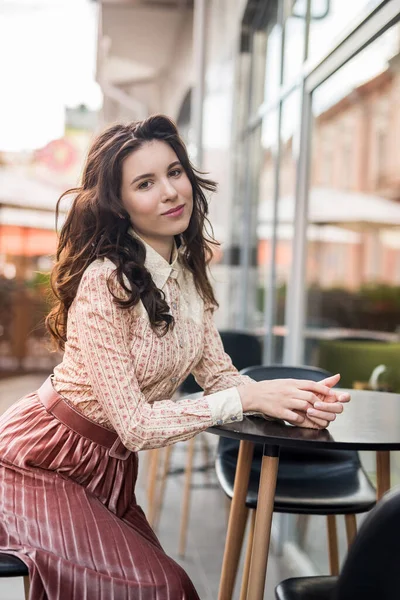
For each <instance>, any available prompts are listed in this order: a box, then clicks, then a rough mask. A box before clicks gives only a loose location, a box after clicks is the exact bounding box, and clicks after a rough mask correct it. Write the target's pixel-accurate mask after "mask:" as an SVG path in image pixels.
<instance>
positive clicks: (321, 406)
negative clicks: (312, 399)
mask: <svg viewBox="0 0 400 600" xmlns="http://www.w3.org/2000/svg"><path fill="white" fill-rule="evenodd" d="M314 406H315V408H323V405H322V402H316V403H315V404H314Z"/></svg>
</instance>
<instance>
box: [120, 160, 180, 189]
mask: <svg viewBox="0 0 400 600" xmlns="http://www.w3.org/2000/svg"><path fill="white" fill-rule="evenodd" d="M180 164H181V163H180V162H179V160H174V162H172V163H171V164H170V165H168V167H167V171H169V170H170V169H172V167H175V166H176V165H180ZM154 176H155V173H144V174H143V175H139V176H138V177H135V179H133V180H132V181H131V185H133V184H134V183H136V182H137V181H139V180H140V179H146V178H147V177H154Z"/></svg>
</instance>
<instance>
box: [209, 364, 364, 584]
mask: <svg viewBox="0 0 400 600" xmlns="http://www.w3.org/2000/svg"><path fill="white" fill-rule="evenodd" d="M242 373H243V374H245V375H248V376H249V377H251V378H252V379H254V380H256V381H262V380H265V379H282V378H295V379H310V380H312V381H320V380H321V379H324V378H325V377H329V376H330V373H328V372H327V371H324V370H323V369H318V368H314V367H289V366H282V365H277V366H270V367H265V366H259V367H250V368H247V369H244V370H242ZM262 450H263V449H262V446H259V445H257V446H256V447H255V449H254V457H253V462H252V469H251V474H250V482H249V488H248V493H247V497H246V505H247V507H248V508H249V509H252V510H253V515H252V516H253V518H252V528H251V533H250V536H249V542H248V543H249V545H251V543H252V531H253V528H254V521H255V519H254V516H255V509H256V508H257V499H258V485H259V477H260V469H261V460H262V454H263V452H262ZM238 452H239V442H238V441H237V440H232V439H229V438H222V437H221V438H220V441H219V445H218V453H217V459H216V473H217V477H218V480H219V483H220V485H221V487H222V489H223V490H224V492H225V494H226V495H227V496H228V497H229V498H231V499H232V496H233V485H234V479H235V473H236V465H237V458H238ZM375 502H376V491H375V489H374V487H373V485H372V483H371V482H370V480H369V479H368V477H367V475H366V473H365V471H364V469H363V468H362V465H361V462H360V459H359V456H358V453H357V452H356V451H337V450H335V451H334V450H298V449H291V448H281V453H280V461H279V471H278V479H277V487H276V494H275V504H274V511H275V512H279V513H291V514H304V515H327V521H328V539H329V559H330V568H331V574H333V575H335V574H338V572H339V556H338V547H337V534H336V521H335V515H338V514H343V515H345V516H346V532H347V539H348V543H349V545H350V543H351V541H352V539H353V538H354V536H355V533H356V519H355V513H363V512H366V511H368V510H370V509H371V508H372V507H373V506H374V505H375ZM250 556H251V547H249V548H248V552H247V557H246V563H245V571H244V576H243V582H244V583H243V586H244V588H245V587H246V581H247V576H248V568H249V564H250ZM243 593H244V592H243Z"/></svg>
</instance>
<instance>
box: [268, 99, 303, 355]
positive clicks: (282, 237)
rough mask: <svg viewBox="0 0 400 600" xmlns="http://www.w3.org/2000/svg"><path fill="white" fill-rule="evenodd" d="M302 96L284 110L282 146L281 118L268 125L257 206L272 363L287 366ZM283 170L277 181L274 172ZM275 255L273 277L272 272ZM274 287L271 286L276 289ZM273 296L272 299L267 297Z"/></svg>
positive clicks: (275, 115) (273, 117) (287, 103)
mask: <svg viewBox="0 0 400 600" xmlns="http://www.w3.org/2000/svg"><path fill="white" fill-rule="evenodd" d="M299 111H300V91H299V90H298V89H296V90H295V91H294V92H292V93H291V94H290V95H289V96H288V97H287V98H286V100H285V101H284V102H283V105H282V117H281V128H280V141H279V143H278V132H277V129H276V127H277V125H278V122H279V121H278V113H277V111H273V112H271V113H270V114H268V115H267V116H266V118H265V119H264V122H263V130H262V146H263V161H262V164H261V171H260V196H259V198H260V199H259V206H258V215H259V217H258V222H259V226H258V265H259V287H260V301H261V303H262V302H264V303H265V307H266V310H267V312H268V310H270V305H269V303H271V302H272V306H273V310H272V313H273V314H272V325H273V329H272V333H273V335H272V339H273V348H272V355H271V357H270V358H271V362H274V363H279V362H282V358H283V346H284V339H285V327H284V325H285V311H286V289H287V284H288V280H289V276H290V268H291V262H292V240H293V219H294V195H295V189H296V165H297V147H298V131H299V116H300V112H299ZM277 164H278V166H279V172H278V176H276V173H275V168H276V165H277ZM275 197H277V198H278V203H277V213H276V217H275V218H276V220H277V228H276V239H275V244H276V245H275V248H274V239H273V231H274V227H273V225H274V208H275ZM273 252H274V253H275V260H274V266H273V268H274V270H275V272H274V274H273V275H274V276H273V278H271V276H270V275H271V273H270V269H271V268H272V267H271V258H272V253H273ZM271 283H272V285H271ZM268 294H269V295H271V294H272V295H273V296H270V297H268Z"/></svg>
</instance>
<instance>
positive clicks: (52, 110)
mask: <svg viewBox="0 0 400 600" xmlns="http://www.w3.org/2000/svg"><path fill="white" fill-rule="evenodd" d="M0 56H1V59H0V81H1V87H2V92H1V94H0V410H1V411H4V410H5V409H6V407H7V406H8V405H10V403H12V402H14V401H15V400H16V399H17V398H18V397H20V396H21V395H23V394H25V393H27V392H29V391H32V390H34V389H35V388H36V387H37V386H38V385H39V383H40V382H41V381H43V380H44V378H45V377H46V376H47V375H48V374H49V373H50V372H51V370H52V368H53V367H54V365H56V364H57V363H58V362H59V361H60V359H61V356H60V354H57V353H54V352H52V351H51V348H50V345H49V339H48V337H47V336H46V333H45V328H44V317H45V315H46V313H47V312H48V310H49V306H50V305H51V302H52V298H51V293H50V290H49V274H50V271H51V268H52V264H53V260H54V253H55V249H56V244H57V233H56V229H55V206H56V202H57V200H58V198H59V196H60V195H61V194H62V193H63V192H64V191H65V190H66V189H68V188H72V187H74V186H76V185H77V184H78V182H79V176H80V172H81V169H82V165H83V162H84V159H85V155H86V152H87V149H88V146H89V144H90V141H91V140H92V138H93V136H94V135H95V134H96V133H97V132H98V131H100V130H101V129H102V127H104V126H105V125H107V124H109V123H111V122H114V121H120V120H122V121H127V120H135V119H142V118H144V117H146V116H147V115H149V114H153V113H156V112H162V113H165V114H167V115H168V116H170V117H172V118H173V119H174V120H175V121H176V122H177V124H178V128H179V129H180V131H181V133H182V135H183V137H184V139H185V141H186V143H187V146H188V150H189V153H190V156H191V158H192V161H193V162H194V164H195V165H197V166H198V167H199V168H201V169H202V170H204V171H206V172H207V173H209V175H210V177H211V178H213V179H215V180H217V181H218V183H219V191H218V194H216V195H215V196H214V197H213V198H212V199H211V203H210V220H211V223H212V225H213V228H214V234H215V237H216V238H217V239H218V240H219V241H220V242H221V247H220V249H219V250H218V251H216V252H215V254H214V258H213V262H212V265H211V270H212V276H213V285H214V287H215V290H216V295H217V298H218V301H219V303H220V309H219V311H218V313H217V315H216V319H217V325H218V327H219V328H220V329H221V330H222V329H238V330H246V331H248V332H250V333H253V334H255V335H257V336H258V337H259V338H260V340H261V341H262V343H263V349H264V363H265V364H274V363H279V364H280V363H285V364H292V365H294V364H307V365H314V366H320V367H322V368H325V369H327V370H329V371H331V372H333V373H335V372H340V373H342V384H343V386H344V387H349V388H351V387H360V388H369V387H375V388H378V389H382V390H388V391H397V392H400V369H399V364H400V150H399V146H398V139H400V4H399V2H398V0H387V1H384V2H383V1H379V0H352V1H351V2H348V1H346V0H101V1H100V0H98V1H94V0H0ZM67 210H68V205H67V203H64V204H63V205H62V207H61V214H60V219H59V223H58V228H59V227H60V225H61V224H62V222H63V218H64V216H65V213H66V211H67ZM379 367H381V368H379ZM377 368H379V369H378V370H377ZM373 373H375V375H373ZM378 373H379V377H378V375H377V374H378ZM208 437H209V438H210V440H209V444H210V448H211V449H212V450H213V449H214V448H215V443H216V442H215V440H213V439H212V436H208ZM207 439H208V438H207ZM185 452H186V451H185V447H184V446H183V447H181V445H178V446H177V449H176V452H175V453H174V459H173V460H174V468H180V467H181V466H182V465H183V463H184V460H185ZM197 459H198V461H199V464H200V463H201V460H202V459H201V455H200V454H199V456H197V454H196V460H197ZM362 459H363V462H364V464H365V466H366V468H367V470H368V472H369V474H370V475H371V477H372V478H374V477H375V459H374V456H373V455H372V454H371V453H363V454H362ZM206 474H208V477H209V479H210V481H209V482H208V484H210V486H209V487H207V485H206V484H207V480H206V479H205V476H204V473H203V472H199V474H198V475H196V481H195V485H194V490H193V498H194V499H193V502H192V508H191V525H190V527H191V529H190V543H189V548H188V551H187V556H186V559H185V561H186V562H183V563H182V564H184V566H185V568H187V570H188V571H189V573H190V574H191V576H192V577H193V578H194V580H195V582H196V584H198V586H199V591H200V596H201V598H205V599H207V600H208V599H210V600H211V599H212V598H216V593H217V592H216V590H217V588H218V578H219V572H218V570H219V568H220V564H221V561H222V552H223V539H224V535H225V530H226V528H225V526H226V514H225V503H224V498H223V494H222V492H221V491H220V490H219V489H218V486H217V483H216V480H215V477H214V473H213V470H212V469H211V468H210V469H207V470H206ZM197 479H198V481H197ZM170 480H171V481H170V482H169V483H168V486H169V488H168V493H167V500H166V504H165V507H164V511H163V517H162V519H161V521H160V529H159V533H160V537H161V541H162V543H163V544H164V546H165V547H166V549H167V550H168V551H170V552H171V554H172V555H174V556H175V555H176V547H177V527H174V523H176V522H177V521H178V520H179V518H178V517H179V510H180V508H179V506H180V505H179V502H180V497H181V491H182V485H183V484H182V477H181V476H179V475H177V476H174V477H171V478H170ZM392 482H393V484H396V483H399V482H400V460H399V459H398V458H397V457H396V455H395V454H393V457H392ZM196 486H197V487H196ZM145 500H146V499H145V496H144V494H143V506H144V508H145ZM207 506H208V508H207ZM210 514H212V521H211V522H210ZM205 522H207V525H210V528H209V529H208V528H204V523H205ZM195 524H196V525H195ZM324 527H325V525H323V521H322V517H321V518H319V517H312V518H310V519H309V520H308V521H307V523H305V522H304V520H303V521H301V520H300V521H291V522H290V523H289V524H288V523H286V524H283V523H282V522H281V521H280V520H277V523H275V529H274V531H275V533H274V540H275V551H276V554H279V556H276V557H275V558H274V560H273V562H272V563H271V565H270V566H269V568H270V569H271V570H273V571H274V573H275V575H276V576H274V577H272V579H270V581H271V582H272V581H274V582H275V583H277V582H278V581H279V579H282V574H283V575H286V573H287V572H294V573H299V574H303V573H305V572H307V573H311V572H315V573H317V572H321V573H327V572H328V568H327V564H328V563H327V553H326V538H325V530H324ZM339 537H340V547H341V553H342V557H343V556H344V552H345V548H346V544H345V542H344V529H343V530H342V524H340V527H339ZM205 556H206V557H207V558H206V559H204V557H205ZM204 560H205V562H202V561H204ZM188 561H189V562H188ZM190 561H192V567H191V566H190ZM193 565H194V566H193ZM191 568H192V571H191ZM275 580H276V581H275ZM1 585H3V584H2V583H1ZM1 585H0V598H3V597H4V599H5V600H12V597H11V596H9V595H4V594H5V593H6V592H4V593H3V595H2V591H1V590H2V588H1ZM10 585H11V584H10ZM16 585H17V584H16ZM269 585H272V583H271V584H269ZM271 590H272V587H271V588H270V590H269V591H267V592H266V598H267V597H268V598H271V597H272V596H271V593H272V592H271ZM10 593H11V592H7V594H10ZM16 593H17V594H19V592H18V591H17V592H16ZM18 597H19V596H18V595H16V596H15V598H18Z"/></svg>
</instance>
